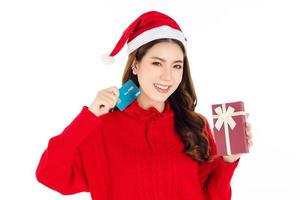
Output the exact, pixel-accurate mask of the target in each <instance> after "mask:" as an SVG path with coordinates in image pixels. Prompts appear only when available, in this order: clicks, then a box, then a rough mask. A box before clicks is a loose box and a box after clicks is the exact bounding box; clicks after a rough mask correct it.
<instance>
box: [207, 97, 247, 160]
mask: <svg viewBox="0 0 300 200" xmlns="http://www.w3.org/2000/svg"><path fill="white" fill-rule="evenodd" d="M211 107H212V114H213V122H214V127H213V134H214V138H215V142H216V146H217V154H218V155H220V156H223V155H232V154H238V153H249V149H248V141H247V135H246V119H245V109H244V102H242V101H238V102H231V103H223V104H213V105H212V106H211Z"/></svg>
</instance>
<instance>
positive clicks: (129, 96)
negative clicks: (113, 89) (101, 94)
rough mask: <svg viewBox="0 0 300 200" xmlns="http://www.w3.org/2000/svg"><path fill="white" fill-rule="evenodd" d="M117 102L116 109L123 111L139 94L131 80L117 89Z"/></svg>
mask: <svg viewBox="0 0 300 200" xmlns="http://www.w3.org/2000/svg"><path fill="white" fill-rule="evenodd" d="M119 94H120V95H119V100H118V102H117V103H116V107H118V108H119V110H121V111H123V110H124V109H125V108H126V107H127V106H128V105H129V104H131V103H132V102H133V101H134V100H135V99H136V98H137V97H138V96H139V95H140V94H141V91H140V89H139V88H138V87H137V86H136V84H134V82H133V81H132V80H130V79H129V80H128V81H127V82H126V83H125V84H124V85H123V86H122V87H121V88H120V89H119Z"/></svg>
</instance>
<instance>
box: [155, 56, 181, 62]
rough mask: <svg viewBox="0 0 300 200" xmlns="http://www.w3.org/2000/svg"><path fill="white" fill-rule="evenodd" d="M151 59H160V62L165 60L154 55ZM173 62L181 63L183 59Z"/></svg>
mask: <svg viewBox="0 0 300 200" xmlns="http://www.w3.org/2000/svg"><path fill="white" fill-rule="evenodd" d="M151 59H157V60H160V61H162V62H166V60H165V59H163V58H160V57H156V56H153V57H151ZM173 63H183V61H182V60H175V61H174V62H173Z"/></svg>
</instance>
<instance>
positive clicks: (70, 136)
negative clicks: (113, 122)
mask: <svg viewBox="0 0 300 200" xmlns="http://www.w3.org/2000/svg"><path fill="white" fill-rule="evenodd" d="M98 124H99V117H97V116H96V115H94V114H93V113H92V112H91V111H90V110H88V107H87V106H83V108H82V110H81V112H80V113H79V114H78V115H77V116H76V117H75V119H73V121H72V122H71V123H70V124H69V125H68V126H67V127H66V128H65V129H64V130H63V132H62V133H61V134H59V135H57V136H54V137H52V138H50V140H49V142H48V146H47V148H46V149H45V150H44V152H43V154H42V156H41V158H40V161H39V164H38V166H37V169H36V172H35V175H36V178H37V180H38V181H39V182H40V183H42V184H44V185H45V186H47V187H49V188H51V189H54V190H56V191H58V192H60V193H61V194H74V193H78V192H84V191H85V192H88V191H89V187H88V182H87V179H86V175H85V171H84V167H83V164H82V158H81V155H80V152H79V150H78V146H79V144H80V143H81V142H82V141H83V140H84V139H85V138H86V137H87V136H88V135H89V134H90V133H91V132H93V131H95V130H96V127H97V125H98Z"/></svg>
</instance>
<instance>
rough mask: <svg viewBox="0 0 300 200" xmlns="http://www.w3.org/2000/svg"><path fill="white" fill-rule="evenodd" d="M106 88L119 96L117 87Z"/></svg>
mask: <svg viewBox="0 0 300 200" xmlns="http://www.w3.org/2000/svg"><path fill="white" fill-rule="evenodd" d="M108 90H109V91H110V92H111V93H112V94H113V95H114V96H117V97H118V96H119V95H120V94H119V89H118V88H117V87H111V88H108Z"/></svg>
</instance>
